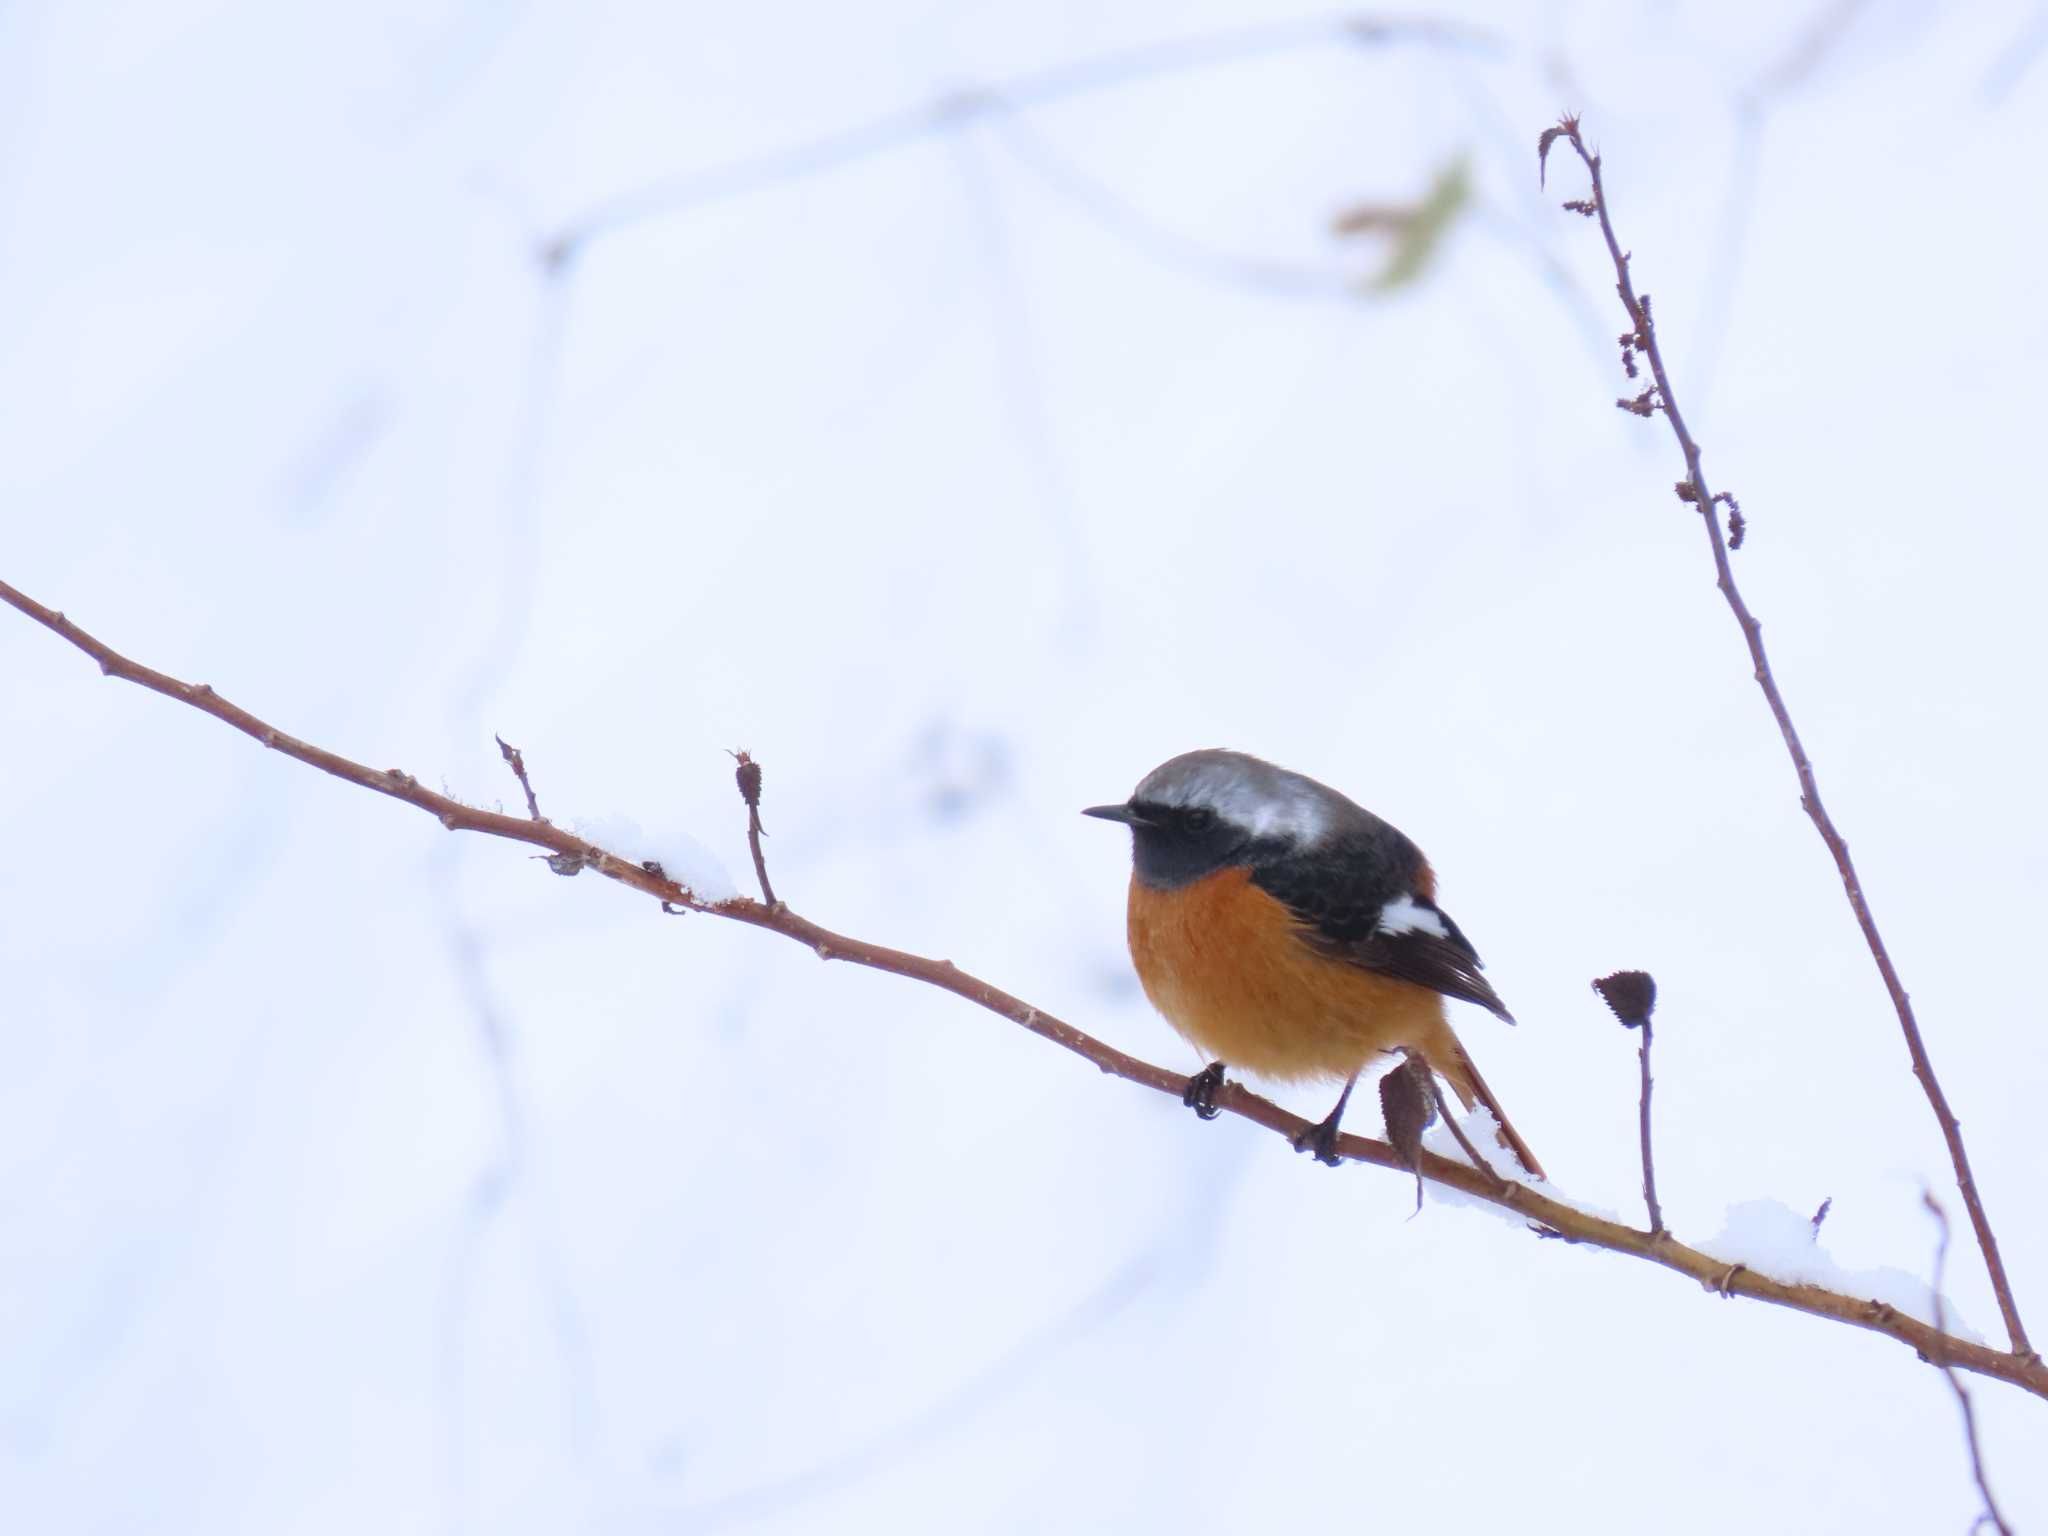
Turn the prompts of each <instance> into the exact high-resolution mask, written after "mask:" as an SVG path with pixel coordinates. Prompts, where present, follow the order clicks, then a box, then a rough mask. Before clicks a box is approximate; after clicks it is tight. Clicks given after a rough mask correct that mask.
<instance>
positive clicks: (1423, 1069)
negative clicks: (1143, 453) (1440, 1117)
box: [1380, 1056, 1436, 1211]
mask: <svg viewBox="0 0 2048 1536" xmlns="http://www.w3.org/2000/svg"><path fill="white" fill-rule="evenodd" d="M1429 1090H1430V1082H1429V1068H1428V1067H1427V1066H1425V1065H1424V1064H1423V1063H1422V1061H1421V1060H1420V1059H1419V1058H1417V1057H1414V1056H1410V1057H1409V1058H1408V1059H1407V1060H1405V1061H1403V1062H1402V1063H1401V1065H1400V1066H1398V1067H1396V1068H1394V1070H1393V1071H1391V1072H1389V1073H1387V1075H1386V1076H1384V1077H1382V1078H1381V1079H1380V1114H1381V1115H1382V1116H1383V1117H1384V1118H1385V1120H1386V1123H1387V1142H1388V1144H1389V1145H1390V1146H1392V1147H1393V1149H1394V1150H1395V1151H1396V1152H1398V1153H1400V1154H1401V1161H1402V1162H1404V1163H1406V1164H1407V1165H1408V1166H1409V1167H1410V1168H1412V1169H1414V1170H1415V1209H1417V1210H1418V1211H1419V1210H1421V1209H1422V1133H1423V1132H1424V1131H1426V1130H1427V1129H1429V1123H1430V1121H1432V1120H1434V1119H1435V1118H1436V1108H1435V1106H1434V1105H1432V1104H1431V1103H1430V1098H1431V1094H1430V1091H1429Z"/></svg>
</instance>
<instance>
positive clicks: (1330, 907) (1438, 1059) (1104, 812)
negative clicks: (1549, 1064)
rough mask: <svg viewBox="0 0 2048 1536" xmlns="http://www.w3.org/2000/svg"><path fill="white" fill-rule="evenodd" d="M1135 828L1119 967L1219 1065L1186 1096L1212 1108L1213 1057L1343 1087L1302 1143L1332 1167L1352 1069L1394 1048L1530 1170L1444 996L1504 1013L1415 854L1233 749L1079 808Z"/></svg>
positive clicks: (1167, 769)
mask: <svg viewBox="0 0 2048 1536" xmlns="http://www.w3.org/2000/svg"><path fill="white" fill-rule="evenodd" d="M1086 814H1087V815H1090V816H1100V817H1101V818H1103V819H1104V820H1105V821H1120V822H1123V823H1124V824H1125V825H1127V826H1129V827H1130V829H1131V866H1132V867H1131V894H1130V908H1129V928H1130V944H1131V960H1132V962H1133V963H1134V964H1135V965H1136V966H1137V969H1138V979H1139V981H1140V982H1142V983H1143V984H1144V987H1145V995H1146V996H1147V997H1149V998H1150V999H1151V1000H1152V1004H1153V1006H1154V1007H1156V1008H1157V1009H1158V1010H1159V1011H1160V1012H1161V1013H1163V1014H1165V1015H1166V1018H1167V1021H1168V1022H1169V1023H1171V1024H1172V1025H1173V1027H1174V1028H1175V1029H1177V1030H1179V1031H1180V1033H1181V1034H1182V1035H1184V1036H1186V1037H1187V1039H1188V1040H1189V1041H1191V1042H1193V1044H1194V1045H1195V1047H1196V1048H1197V1049H1199V1050H1200V1051H1202V1052H1203V1053H1204V1054H1205V1055H1208V1056H1211V1057H1214V1058H1216V1059H1215V1060H1214V1061H1212V1062H1211V1064H1210V1065H1209V1067H1208V1069H1207V1070H1206V1071H1205V1072H1202V1073H1200V1074H1198V1075H1197V1076H1196V1078H1195V1080H1194V1083H1193V1085H1192V1086H1191V1087H1190V1088H1189V1090H1188V1102H1189V1103H1190V1104H1191V1105H1193V1106H1194V1108H1195V1109H1197V1110H1198V1111H1201V1112H1203V1113H1204V1115H1205V1117H1206V1116H1207V1115H1213V1114H1214V1113H1215V1106H1214V1105H1213V1103H1211V1102H1210V1098H1211V1096H1212V1095H1213V1094H1214V1093H1215V1091H1216V1089H1217V1088H1219V1087H1220V1086H1221V1085H1222V1082H1223V1069H1224V1064H1225V1063H1226V1062H1227V1063H1229V1064H1230V1065H1232V1066H1235V1067H1241V1068H1243V1069H1245V1070H1247V1071H1250V1072H1254V1073H1257V1074H1258V1075H1260V1076H1262V1077H1271V1078H1279V1079H1282V1080H1287V1081H1302V1080H1306V1079H1312V1078H1322V1079H1341V1080H1342V1081H1343V1084H1344V1091H1343V1093H1342V1094H1341V1095H1339V1097H1338V1099H1337V1107H1336V1108H1335V1109H1333V1110H1331V1111H1330V1114H1329V1117H1328V1118H1327V1119H1325V1120H1324V1121H1323V1122H1322V1123H1321V1124H1320V1125H1319V1126H1317V1127H1316V1129H1315V1131H1314V1132H1313V1133H1312V1134H1311V1135H1310V1136H1308V1137H1306V1138H1304V1141H1303V1143H1302V1145H1303V1146H1304V1147H1306V1148H1308V1149H1311V1150H1313V1151H1314V1152H1315V1153H1316V1154H1317V1155H1318V1156H1319V1157H1321V1158H1322V1159H1323V1160H1324V1161H1326V1162H1335V1161H1336V1157H1335V1155H1334V1150H1333V1149H1334V1147H1335V1144H1336V1138H1337V1127H1338V1124H1339V1122H1340V1121H1341V1120H1342V1119H1343V1116H1344V1105H1345V1103H1346V1101H1347V1100H1349V1099H1350V1097H1351V1090H1352V1088H1353V1086H1354V1085H1355V1084H1356V1083H1357V1081H1358V1075H1359V1073H1360V1072H1361V1071H1363V1070H1364V1069H1365V1067H1366V1065H1367V1064H1368V1063H1370V1062H1371V1061H1372V1060H1373V1059H1374V1058H1376V1057H1378V1056H1380V1055H1382V1054H1384V1053H1386V1052H1389V1051H1400V1050H1407V1051H1412V1052H1414V1053H1416V1054H1418V1055H1420V1056H1421V1057H1422V1059H1423V1060H1424V1061H1425V1062H1426V1063H1427V1064H1428V1065H1429V1067H1430V1069H1431V1070H1432V1071H1434V1072H1435V1073H1436V1074H1437V1075H1438V1076H1439V1077H1441V1078H1442V1079H1443V1080H1444V1081H1445V1082H1447V1083H1449V1084H1450V1085H1451V1088H1452V1090H1453V1091H1454V1092H1455V1093H1456V1094H1457V1095H1458V1098H1459V1100H1460V1102H1462V1103H1463V1104H1464V1106H1465V1107H1466V1108H1467V1109H1470V1108H1471V1107H1472V1106H1473V1105H1474V1104H1475V1103H1476V1104H1484V1105H1485V1106H1486V1107H1487V1109H1488V1110H1490V1111H1491V1112H1492V1114H1493V1117H1494V1119H1495V1120H1496V1121H1497V1122H1499V1125H1500V1133H1501V1137H1502V1139H1503V1141H1504V1142H1505V1143H1506V1145H1507V1147H1508V1148H1509V1149H1510V1150H1511V1151H1513V1153H1514V1154H1515V1156H1516V1157H1517V1158H1519V1159H1520V1160H1521V1163H1522V1166H1523V1167H1524V1168H1526V1169H1528V1170H1529V1172H1530V1173H1532V1174H1535V1175H1537V1176H1538V1177H1539V1178H1540V1177H1541V1176H1542V1173H1543V1169H1542V1167H1541V1166H1540V1165H1539V1164H1538V1163H1537V1161H1536V1158H1535V1155H1534V1154H1533V1153H1531V1152H1530V1151H1529V1148H1528V1144H1527V1143H1525V1142H1524V1141H1523V1140H1522V1138H1521V1137H1520V1136H1518V1135H1517V1134H1516V1133H1515V1129H1514V1127H1513V1126H1511V1125H1510V1124H1509V1123H1508V1117H1507V1116H1506V1114H1504V1113H1503V1112H1502V1110H1501V1107H1500V1103H1499V1101H1498V1100H1497V1099H1495V1098H1494V1096H1493V1094H1492V1092H1491V1091H1490V1090H1489V1089H1488V1088H1487V1086H1486V1082H1485V1079H1483V1078H1481V1077H1480V1075H1479V1071H1478V1069H1477V1068H1476V1067H1474V1066H1473V1065H1472V1058H1471V1057H1470V1056H1469V1055H1467V1054H1466V1051H1465V1047H1464V1046H1463V1045H1461V1044H1459V1042H1458V1037H1457V1036H1456V1035H1454V1034H1453V1033H1451V1026H1450V1023H1449V1021H1448V1020H1447V1019H1446V1018H1445V1016H1444V999H1445V998H1446V997H1455V998H1458V999H1461V1000H1462V1001H1464V1002H1468V1003H1477V1004H1478V1005H1479V1006H1480V1007H1482V1008H1485V1009H1487V1010H1489V1011H1491V1012H1492V1013H1494V1014H1496V1015H1498V1016H1499V1017H1500V1018H1502V1019H1505V1020H1506V1021H1507V1022H1508V1023H1510V1024H1512V1023H1513V1022H1514V1019H1513V1018H1512V1017H1511V1016H1510V1015H1509V1013H1508V1010H1507V1008H1506V1007H1505V1006H1504V1005H1503V1004H1502V1003H1501V1000H1500V998H1499V997H1498V996H1496V995H1495V994H1494V990H1493V988H1492V987H1491V986H1489V985H1488V984H1487V981H1486V978H1485V977H1483V976H1481V975H1480V974H1479V971H1480V964H1479V954H1478V952H1477V951H1476V950H1474V949H1473V947H1472V944H1471V941H1470V940H1468V939H1467V938H1466V937H1465V935H1464V934H1463V933H1461V932H1460V931H1459V929H1458V925H1457V924H1456V923H1454V922H1452V921H1451V919H1450V917H1449V915H1448V914H1446V913H1445V912H1444V911H1443V909H1442V908H1440V907H1438V906H1437V904H1436V875H1435V874H1434V872H1432V871H1431V869H1430V867H1429V861H1428V860H1427V859H1425V858H1423V856H1422V850H1421V849H1419V848H1417V847H1416V846H1415V844H1414V843H1412V842H1410V841H1409V840H1408V839H1407V838H1406V837H1404V836H1402V834H1401V833H1400V832H1399V831H1397V830H1396V829H1395V828H1393V827H1390V826H1388V825H1387V823H1385V822H1384V821H1381V820H1380V819H1379V817H1377V816H1375V815H1373V814H1372V812H1370V811H1368V810H1366V809H1364V808H1363V807H1362V806H1359V805H1357V804H1354V803H1353V802H1352V801H1350V800H1348V799H1346V798H1345V797H1344V796H1343V795H1340V794H1338V793H1337V791H1336V790H1334V789H1331V788H1330V787H1329V786H1328V785H1326V784H1319V783H1317V782H1316V781H1315V780H1314V779H1311V778H1307V777H1305V776H1303V775H1302V774H1298V773H1290V772H1288V771H1287V770H1286V769H1285V768H1279V767H1275V766H1274V765H1273V764H1272V763H1268V762H1264V761H1262V760H1261V759H1259V758H1256V757H1250V756H1247V755H1246V754H1244V753H1242V752H1224V751H1219V750H1214V749H1211V750H1207V751H1202V752H1188V753H1184V754H1183V755H1181V756H1179V757H1176V758H1173V759H1171V760H1169V761H1167V762H1164V763H1161V764H1160V765H1159V766H1158V767H1157V768H1155V769H1153V770H1152V771H1151V772H1150V773H1148V774H1146V775H1145V778H1144V781H1143V782H1142V783H1140V784H1139V785H1138V787H1137V789H1136V790H1135V791H1133V792H1132V795H1131V798H1130V799H1129V800H1128V801H1126V802H1125V803H1124V804H1122V805H1098V806H1094V807H1092V808H1090V809H1089V810H1088V811H1087V812H1086Z"/></svg>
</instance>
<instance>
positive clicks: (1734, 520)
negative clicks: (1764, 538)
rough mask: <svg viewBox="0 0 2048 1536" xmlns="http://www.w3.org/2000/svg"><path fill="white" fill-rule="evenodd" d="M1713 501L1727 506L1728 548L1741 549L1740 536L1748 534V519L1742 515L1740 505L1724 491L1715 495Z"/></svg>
mask: <svg viewBox="0 0 2048 1536" xmlns="http://www.w3.org/2000/svg"><path fill="white" fill-rule="evenodd" d="M1714 500H1716V501H1719V502H1725V503H1727V506H1728V547H1729V548H1730V549H1740V548H1742V536H1743V535H1744V534H1746V533H1748V532H1749V519H1748V518H1746V517H1744V516H1743V515H1742V503H1740V502H1739V501H1737V500H1736V499H1735V498H1734V497H1733V496H1731V495H1729V494H1728V493H1727V492H1726V491H1721V492H1719V493H1718V494H1716V496H1715V497H1714Z"/></svg>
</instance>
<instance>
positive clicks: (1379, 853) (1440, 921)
mask: <svg viewBox="0 0 2048 1536" xmlns="http://www.w3.org/2000/svg"><path fill="white" fill-rule="evenodd" d="M1423 869H1424V866H1423V862H1422V854H1421V851H1420V850H1419V849H1417V848H1416V846H1415V845H1414V844H1413V843H1411V842H1409V841H1408V839H1407V838H1406V837H1404V836H1402V835H1401V834H1400V833H1399V832H1397V831H1395V830H1394V829H1393V828H1392V827H1390V826H1388V825H1387V824H1386V823H1384V822H1378V823H1377V824H1376V825H1375V826H1373V827H1372V828H1371V829H1370V830H1361V831H1358V832H1347V833H1346V834H1345V835H1343V836H1341V837H1337V838H1332V839H1331V840H1330V841H1329V842H1328V843H1327V844H1322V845H1317V846H1316V847H1313V848H1310V849H1307V850H1301V851H1297V852H1291V853H1287V854H1276V856H1275V857H1272V858H1269V859H1265V860H1260V861H1257V862H1255V863H1254V864H1253V866H1252V882H1253V883H1254V884H1255V885H1257V886H1258V887H1259V888H1260V889H1261V890H1263V891H1264V892H1266V894H1267V895H1269V896H1271V897H1273V898H1274V899H1275V900H1277V901H1279V902H1281V903H1282V904H1283V905H1285V906H1286V907H1287V909H1288V910H1289V911H1290V912H1292V913H1293V914H1294V916H1295V918H1296V919H1297V920H1298V921H1299V922H1300V923H1301V936H1302V940H1303V942H1304V943H1306V944H1308V945H1309V946H1310V947H1311V948H1313V949H1316V950H1318V951H1320V952H1321V953H1323V954H1326V955H1328V956H1330V957H1331V958H1332V959H1336V960H1342V961H1344V962H1345V963H1347V964H1349V965H1356V966H1359V967H1362V968H1363V969H1365V970H1368V971H1376V972H1378V973H1379V974H1380V975H1382V976H1393V977H1398V978H1399V979H1400V980H1402V981H1409V982H1413V983H1414V984H1415V985H1416V986H1419V987H1428V988H1429V989H1430V990H1431V991H1432V992H1441V993H1443V994H1444V995H1445V996H1446V997H1455V998H1458V999H1460V1000H1461V1001H1463V1002H1467V1003H1477V1004H1478V1005H1479V1006H1480V1007H1482V1008H1484V1009H1486V1010H1487V1011H1489V1012H1491V1013H1493V1014H1496V1015H1498V1016H1499V1017H1501V1018H1503V1019H1505V1020H1507V1022H1508V1023H1510V1024H1512V1023H1514V1016H1513V1015H1512V1014H1510V1013H1509V1012H1508V1010H1507V1006H1506V1005H1505V1004H1504V1003H1502V1002H1501V1000H1500V997H1499V995H1498V994H1497V993H1495V991H1494V990H1493V988H1492V986H1491V985H1489V984H1488V982H1487V980H1486V978H1485V977H1484V976H1482V975H1480V974H1479V973H1480V970H1481V968H1482V967H1481V966H1480V962H1479V952H1478V951H1477V950H1475V949H1474V948H1473V947H1472V941H1471V940H1470V939H1468V938H1466V937H1465V935H1464V933H1463V931H1461V930H1460V929H1459V927H1458V925H1457V924H1456V923H1454V922H1452V921H1451V919H1450V917H1449V916H1448V915H1447V914H1446V913H1445V912H1444V911H1443V910H1442V909H1440V908H1439V907H1438V906H1437V904H1436V903H1435V902H1434V901H1432V900H1431V899H1430V898H1429V897H1427V896H1425V895H1423V894H1422V892H1421V891H1420V890H1419V889H1417V887H1418V886H1419V885H1421V884H1423V883H1425V878H1426V877H1425V876H1424V873H1423Z"/></svg>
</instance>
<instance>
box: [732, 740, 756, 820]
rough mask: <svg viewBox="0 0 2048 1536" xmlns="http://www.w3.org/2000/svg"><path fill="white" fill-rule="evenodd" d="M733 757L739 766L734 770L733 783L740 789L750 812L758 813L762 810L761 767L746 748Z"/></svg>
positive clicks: (741, 797)
mask: <svg viewBox="0 0 2048 1536" xmlns="http://www.w3.org/2000/svg"><path fill="white" fill-rule="evenodd" d="M732 756H733V761H734V762H736V763H738V764H739V766H738V767H737V768H735V769H734V770H733V774H732V777H733V782H734V783H736V784H737V785H739V787H740V799H742V800H744V801H745V802H746V804H747V809H748V810H750V811H758V810H759V809H760V808H761V765H760V764H759V763H757V762H755V761H754V759H753V757H752V756H751V755H750V754H749V753H748V752H747V751H746V749H745V748H741V749H740V750H739V751H737V752H735V753H733V755H732Z"/></svg>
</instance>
